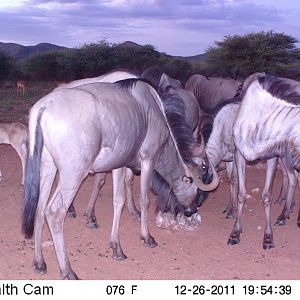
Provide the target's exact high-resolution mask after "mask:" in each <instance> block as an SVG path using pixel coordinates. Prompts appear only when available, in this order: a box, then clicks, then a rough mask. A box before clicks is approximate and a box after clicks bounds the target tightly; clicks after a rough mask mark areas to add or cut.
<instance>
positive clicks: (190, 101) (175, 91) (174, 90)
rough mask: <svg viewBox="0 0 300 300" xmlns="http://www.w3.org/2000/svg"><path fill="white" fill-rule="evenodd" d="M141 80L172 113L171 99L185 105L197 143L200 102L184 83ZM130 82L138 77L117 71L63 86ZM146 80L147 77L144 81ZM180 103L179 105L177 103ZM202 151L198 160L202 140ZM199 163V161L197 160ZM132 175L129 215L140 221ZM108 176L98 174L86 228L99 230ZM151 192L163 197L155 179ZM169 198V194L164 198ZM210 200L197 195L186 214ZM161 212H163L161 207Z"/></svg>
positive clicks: (155, 76)
mask: <svg viewBox="0 0 300 300" xmlns="http://www.w3.org/2000/svg"><path fill="white" fill-rule="evenodd" d="M141 76H145V78H146V79H147V80H149V81H150V82H151V84H153V85H154V86H155V87H156V88H157V89H158V90H159V93H161V94H163V98H164V99H168V101H164V102H163V103H164V105H168V106H169V110H173V109H174V108H176V105H174V102H173V101H172V99H173V100H174V101H175V102H177V104H179V106H180V104H181V103H182V104H183V107H180V109H181V111H182V113H184V116H185V121H186V123H187V125H188V126H189V127H191V129H192V132H193V136H194V138H195V139H198V135H199V131H200V125H201V117H202V113H201V109H200V107H199V104H198V102H197V99H196V98H195V96H194V95H193V93H191V92H190V91H186V90H185V89H183V88H182V85H181V83H180V82H179V81H178V80H176V79H173V78H171V77H170V76H168V75H167V74H165V73H155V74H152V75H151V76H150V77H149V75H146V74H145V73H143V74H142V75H141ZM121 78H122V79H128V78H137V76H136V75H135V74H134V73H131V72H129V71H123V70H121V71H120V70H116V71H113V72H110V73H107V74H105V75H102V76H99V77H94V78H87V79H81V80H77V81H73V82H71V83H69V84H66V85H64V87H65V88H69V87H76V86H80V85H82V84H85V83H92V82H115V81H116V80H119V79H121ZM143 78H144V77H143ZM178 99H180V101H178ZM199 142H200V147H199V148H198V154H196V155H197V156H199V158H200V157H201V156H202V155H203V154H204V141H203V140H200V141H199ZM194 160H195V161H196V160H197V157H195V159H194ZM133 177H134V175H133V173H132V171H131V170H130V169H127V170H126V184H125V186H126V195H127V196H126V199H127V208H128V212H129V214H130V215H132V216H134V217H135V218H136V219H139V218H140V212H139V211H138V210H137V208H136V206H135V203H134V200H133V191H132V190H133ZM105 178H106V173H97V174H95V184H94V188H93V192H92V195H91V198H90V201H89V203H88V206H87V209H86V212H85V216H86V217H87V226H88V227H91V228H97V227H98V224H97V218H96V215H95V205H96V200H97V195H98V193H99V191H100V189H101V188H102V186H103V185H104V183H105ZM151 182H152V184H151V188H152V191H153V192H154V193H155V194H160V195H159V197H162V196H163V194H162V193H161V192H162V190H161V189H160V190H159V191H158V190H157V187H156V186H155V182H156V180H155V178H154V177H153V180H152V181H151ZM171 188H172V189H173V186H172V184H171ZM165 195H166V196H167V194H165ZM206 197H207V193H206V192H203V191H200V190H199V191H198V197H197V199H195V201H194V202H193V207H192V208H191V209H189V210H186V211H185V212H184V214H185V215H186V216H190V215H191V214H192V213H194V212H195V210H196V208H197V207H199V206H200V205H201V204H202V202H203V201H204V200H205V198H206ZM160 209H163V208H162V207H160ZM164 210H167V208H164ZM74 213H75V208H74V206H73V205H71V206H70V207H69V211H68V214H70V215H71V216H73V215H74Z"/></svg>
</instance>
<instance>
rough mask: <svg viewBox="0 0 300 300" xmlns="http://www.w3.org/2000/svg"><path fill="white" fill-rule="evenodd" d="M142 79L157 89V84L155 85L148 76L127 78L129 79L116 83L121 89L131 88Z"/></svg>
mask: <svg viewBox="0 0 300 300" xmlns="http://www.w3.org/2000/svg"><path fill="white" fill-rule="evenodd" d="M140 81H142V82H145V83H147V84H149V85H150V86H152V87H153V88H154V89H155V90H156V91H157V89H156V88H155V86H153V84H152V83H151V82H150V81H149V80H147V79H146V78H140V77H139V78H127V79H122V80H118V81H116V82H115V84H116V85H117V86H118V87H119V88H121V89H131V88H134V87H135V85H136V84H137V83H138V82H140Z"/></svg>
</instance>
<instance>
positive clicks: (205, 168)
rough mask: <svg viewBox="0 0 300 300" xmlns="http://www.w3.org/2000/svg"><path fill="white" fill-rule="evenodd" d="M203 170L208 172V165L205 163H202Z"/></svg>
mask: <svg viewBox="0 0 300 300" xmlns="http://www.w3.org/2000/svg"><path fill="white" fill-rule="evenodd" d="M202 170H203V171H206V170H207V165H206V163H205V162H204V161H203V162H202Z"/></svg>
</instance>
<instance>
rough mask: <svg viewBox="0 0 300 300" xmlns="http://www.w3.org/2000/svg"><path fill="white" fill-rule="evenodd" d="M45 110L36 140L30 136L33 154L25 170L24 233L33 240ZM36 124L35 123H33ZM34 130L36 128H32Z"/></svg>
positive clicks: (40, 113) (36, 129) (38, 123)
mask: <svg viewBox="0 0 300 300" xmlns="http://www.w3.org/2000/svg"><path fill="white" fill-rule="evenodd" d="M43 110H44V109H40V110H39V111H38V114H37V118H36V123H35V124H34V125H35V133H33V132H32V133H31V135H32V134H34V138H33V139H32V136H29V139H30V143H32V142H33V143H32V144H31V145H30V146H31V147H33V152H32V151H30V149H29V151H28V155H27V161H26V169H25V184H24V207H23V220H22V231H23V233H24V235H25V237H26V238H31V237H32V235H33V230H34V220H35V214H36V208H37V204H38V200H39V194H40V164H41V156H42V149H43V144H44V141H43V132H42V128H41V125H40V120H41V116H42V113H43ZM33 123H34V121H33ZM32 127H33V128H34V126H32Z"/></svg>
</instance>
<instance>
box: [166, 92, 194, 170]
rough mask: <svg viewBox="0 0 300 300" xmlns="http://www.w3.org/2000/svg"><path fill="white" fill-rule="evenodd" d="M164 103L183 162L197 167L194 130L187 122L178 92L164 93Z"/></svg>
mask: <svg viewBox="0 0 300 300" xmlns="http://www.w3.org/2000/svg"><path fill="white" fill-rule="evenodd" d="M162 102H163V109H164V111H165V115H166V118H167V122H168V124H169V126H170V129H171V131H172V133H173V136H174V138H175V142H176V145H177V148H178V150H179V152H180V155H181V157H182V159H183V161H184V162H185V163H187V164H190V165H195V162H194V161H193V155H192V149H193V147H194V146H195V143H196V141H195V139H194V137H193V130H192V128H191V127H190V126H189V125H188V124H187V122H186V116H185V108H184V104H183V101H182V99H181V98H180V97H179V96H178V95H177V93H176V91H175V92H173V89H169V92H165V93H163V97H162Z"/></svg>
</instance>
